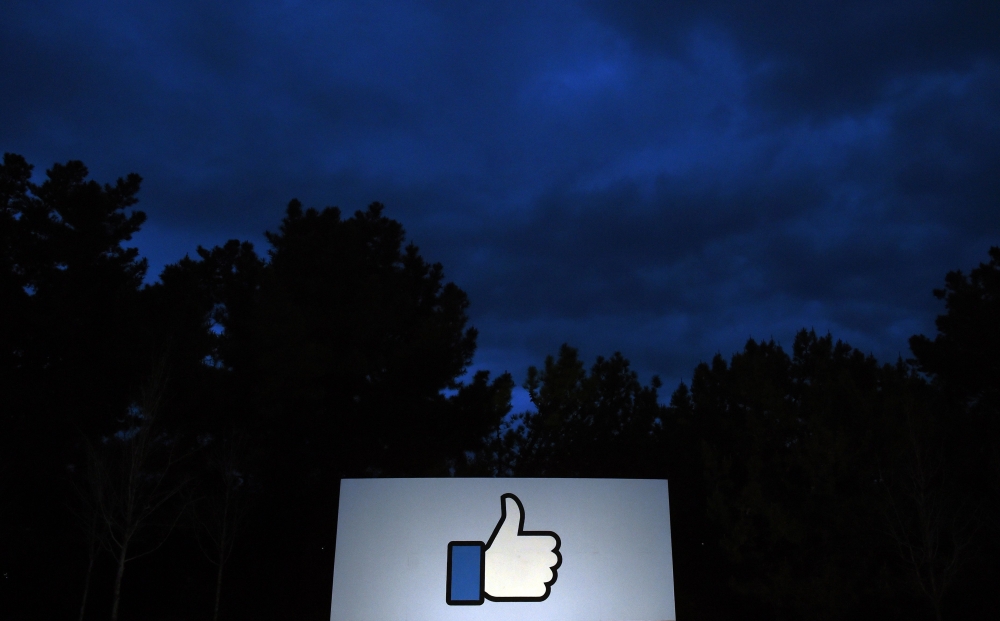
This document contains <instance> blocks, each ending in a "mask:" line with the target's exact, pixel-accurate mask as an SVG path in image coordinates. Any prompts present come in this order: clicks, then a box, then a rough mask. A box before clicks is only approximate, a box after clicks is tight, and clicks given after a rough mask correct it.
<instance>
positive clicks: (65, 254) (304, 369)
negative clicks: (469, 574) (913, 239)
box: [0, 154, 1000, 621]
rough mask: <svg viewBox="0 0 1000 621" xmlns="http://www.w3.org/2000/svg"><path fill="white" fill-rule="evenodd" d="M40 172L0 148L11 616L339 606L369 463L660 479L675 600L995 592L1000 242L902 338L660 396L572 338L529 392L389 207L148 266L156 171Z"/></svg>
mask: <svg viewBox="0 0 1000 621" xmlns="http://www.w3.org/2000/svg"><path fill="white" fill-rule="evenodd" d="M31 171H32V168H31V166H30V165H28V164H27V163H26V162H25V160H24V159H23V158H21V157H20V156H17V155H11V154H7V155H6V156H5V157H4V160H3V165H2V166H0V391H2V394H3V395H4V402H3V403H2V406H0V574H2V576H3V578H2V579H0V619H55V618H70V617H76V618H78V619H81V621H82V620H83V619H94V618H105V617H106V616H111V615H112V612H111V611H112V609H113V608H114V607H115V606H118V607H119V609H120V611H121V615H120V616H121V618H122V619H126V620H127V619H177V618H187V619H209V618H212V619H230V618H232V619H237V618H238V619H271V618H298V619H326V618H328V615H329V597H330V585H331V577H332V568H333V554H334V547H335V541H334V537H335V532H334V530H335V524H336V507H337V501H338V498H337V494H338V489H339V487H338V482H339V480H340V479H342V478H344V477H364V476H554V477H655V478H666V479H668V480H669V485H670V504H671V517H670V520H671V531H672V538H673V540H672V545H673V552H674V559H673V560H674V575H675V587H676V590H675V593H676V602H677V610H678V617H679V618H682V619H723V618H725V619H757V618H773V619H823V618H830V619H832V618H857V617H860V618H879V619H885V618H900V619H901V618H906V619H921V618H927V619H934V618H936V619H945V618H955V619H958V618H961V619H977V618H979V619H991V618H995V617H996V616H997V614H998V613H1000V596H998V595H997V592H996V589H995V584H996V583H997V581H998V580H1000V569H998V566H997V564H996V561H995V559H996V558H997V556H998V554H1000V517H998V516H1000V502H998V498H1000V451H998V449H997V446H998V440H1000V437H998V425H1000V412H998V406H1000V393H998V389H1000V248H993V249H991V251H990V256H991V261H990V263H988V264H982V265H980V266H979V267H978V268H976V269H974V270H973V271H972V272H971V273H970V274H969V275H968V276H966V275H964V274H962V273H961V272H951V273H949V274H948V275H947V277H946V280H945V289H941V290H937V291H935V292H934V293H935V295H936V296H937V297H938V298H939V299H941V300H943V301H944V302H945V307H946V313H945V314H944V315H941V316H940V317H939V318H938V321H937V327H938V334H937V335H936V336H935V337H934V338H933V339H930V338H928V337H924V336H914V337H913V338H912V339H911V341H910V343H911V348H912V350H913V353H914V356H915V359H914V360H913V361H911V362H910V363H906V362H904V361H902V360H900V361H898V362H897V363H896V364H894V365H889V364H880V363H879V362H878V361H876V360H875V359H874V358H873V357H871V356H866V355H864V354H863V353H862V352H860V351H858V350H856V349H854V348H852V347H850V346H849V345H847V344H846V343H842V342H840V341H834V339H833V337H832V336H830V335H827V336H823V337H821V336H817V335H816V334H815V333H814V332H812V331H805V330H803V331H801V332H800V333H799V334H797V335H796V338H795V341H794V343H793V345H792V348H791V352H786V351H785V350H784V349H782V347H781V346H779V345H778V344H776V343H774V342H773V341H768V342H756V341H753V340H750V341H748V342H747V343H746V345H745V347H744V348H743V350H742V351H740V352H738V353H736V354H734V355H733V356H732V357H731V358H730V359H729V360H726V359H724V358H723V357H722V356H721V355H716V356H715V357H714V358H713V359H712V360H711V361H710V362H708V363H702V364H700V365H698V367H697V368H696V369H695V370H694V374H693V377H692V380H691V382H690V386H688V385H687V384H684V383H682V384H680V385H679V386H678V387H677V388H676V389H675V390H674V392H673V393H672V395H671V397H670V401H669V404H668V405H663V404H662V403H660V394H659V390H660V389H661V388H662V386H661V383H660V381H659V379H657V378H656V377H654V378H652V380H651V381H650V383H649V385H643V383H642V382H640V381H639V378H638V375H637V374H636V372H635V371H633V370H632V369H631V367H630V364H629V362H628V360H627V359H626V358H625V357H624V356H622V355H621V354H620V353H614V354H613V355H612V356H611V357H610V358H604V357H598V358H597V359H596V361H595V362H594V364H593V365H592V366H590V368H589V369H587V368H586V367H585V364H584V361H582V360H581V359H580V358H579V355H578V353H577V351H576V350H575V349H573V348H572V347H569V346H568V345H564V346H563V347H562V348H561V349H560V350H559V352H558V354H557V355H556V356H549V357H548V358H547V359H546V360H545V361H544V364H543V366H542V368H540V369H537V368H534V367H532V368H530V369H528V374H527V380H526V383H525V386H524V387H525V389H526V390H527V391H528V393H529V394H530V396H531V399H532V402H533V404H534V408H533V409H532V410H531V411H528V412H511V394H512V390H513V388H514V382H513V379H512V377H511V376H510V375H509V374H506V373H505V374H503V375H500V376H499V377H497V378H495V379H493V380H492V381H491V379H490V377H489V374H488V373H487V372H485V371H480V372H478V373H476V374H475V375H474V376H473V377H472V378H471V380H468V381H467V382H466V383H460V381H459V380H460V378H461V377H462V376H463V375H464V374H465V372H466V369H467V368H468V366H469V365H470V363H471V361H472V356H473V353H474V351H475V344H476V331H475V330H474V329H473V328H471V327H468V326H467V316H466V311H467V309H468V305H469V301H468V299H467V297H466V295H465V293H464V292H463V291H462V290H461V289H460V288H459V287H457V286H456V285H455V284H453V283H448V282H446V281H445V278H444V271H443V268H442V266H441V265H439V264H432V263H428V262H427V261H425V260H424V258H423V257H421V255H420V253H419V250H418V249H417V248H416V246H414V245H412V244H410V245H406V241H405V234H404V231H403V228H402V225H401V224H400V223H398V222H396V221H394V220H392V219H390V218H388V217H386V216H385V215H383V207H382V205H380V204H378V203H373V204H372V205H370V206H369V207H368V209H367V210H365V211H358V212H356V213H355V214H354V215H353V216H351V217H349V218H344V217H343V216H342V214H341V212H340V211H339V210H338V209H336V208H326V209H322V210H316V209H304V208H303V206H302V205H301V204H300V203H299V202H298V201H294V200H293V201H292V202H291V203H289V205H288V207H287V209H286V212H285V216H284V219H283V220H282V221H281V223H280V226H279V228H278V230H277V232H272V233H268V234H267V239H268V242H269V244H270V249H269V250H268V253H267V255H266V257H265V256H261V255H258V254H257V251H256V250H255V249H254V248H253V246H252V245H251V244H249V243H247V242H240V241H237V240H232V241H229V242H227V243H226V244H224V245H222V246H218V247H215V248H212V249H205V248H198V249H197V250H196V253H195V255H194V256H193V257H191V256H186V257H184V258H182V259H181V260H179V261H178V262H177V263H174V264H172V265H169V266H167V267H166V268H165V269H164V270H163V272H162V274H161V275H160V278H159V281H158V282H156V283H155V284H153V285H149V286H143V284H142V281H143V278H144V276H145V269H146V264H145V262H144V261H143V260H141V259H140V258H139V256H138V251H137V250H136V249H134V248H128V247H126V245H125V244H126V243H127V242H128V241H129V240H130V238H131V236H132V235H133V234H134V233H135V232H137V231H138V230H139V227H140V226H141V225H142V223H143V221H144V219H145V216H144V215H143V214H142V212H139V211H134V210H133V211H128V209H129V208H130V207H132V206H133V205H135V203H136V194H137V192H138V190H139V184H140V178H139V177H138V176H137V175H134V174H133V175H129V176H127V177H126V178H124V179H119V180H118V181H117V183H116V184H115V185H104V186H101V185H99V184H97V183H96V182H94V181H88V180H87V179H86V177H87V170H86V168H85V167H84V166H83V164H81V163H80V162H69V163H67V164H66V165H55V166H53V167H52V169H51V170H49V171H48V173H47V178H46V180H45V181H44V182H42V183H41V184H34V183H32V182H31ZM153 388H155V390H153ZM154 393H155V394H154ZM151 395H152V396H151ZM153 396H155V398H153ZM154 423H155V424H154ZM140 458H141V459H140ZM130 490H131V491H133V492H135V494H134V496H133V497H131V498H132V500H129V497H128V493H129V492H130ZM133 500H135V502H136V503H137V504H136V506H137V507H139V508H140V509H141V511H140V513H139V515H140V516H141V519H140V520H139V521H138V522H136V521H135V520H134V519H133V518H132V517H129V516H128V515H127V510H128V507H129V506H131V505H129V502H132V501H133ZM129 529H132V530H129ZM128 532H132V535H129V536H130V537H132V538H131V539H129V542H128V544H127V546H126V545H124V543H123V542H124V541H125V539H123V535H124V534H126V533H128ZM126 548H127V549H126ZM126 563H127V564H126ZM126 567H127V571H126V570H125V568H126ZM118 578H120V581H119V580H118ZM54 585H56V586H54ZM115 585H120V587H121V588H120V601H118V600H119V598H118V596H117V594H116V591H115V589H116V586H115Z"/></svg>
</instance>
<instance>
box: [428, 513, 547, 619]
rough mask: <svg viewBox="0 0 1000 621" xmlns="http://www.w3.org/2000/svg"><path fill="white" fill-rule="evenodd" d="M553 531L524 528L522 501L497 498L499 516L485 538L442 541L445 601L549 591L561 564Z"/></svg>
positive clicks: (539, 597)
mask: <svg viewBox="0 0 1000 621" xmlns="http://www.w3.org/2000/svg"><path fill="white" fill-rule="evenodd" d="M560 543H561V542H560V541H559V535H557V534H555V533H553V532H551V531H541V530H533V531H526V530H524V505H522V504H521V501H520V499H518V497H517V496H515V495H514V494H504V495H503V496H501V497H500V521H499V522H497V525H496V528H494V529H493V534H492V535H491V536H490V540H489V541H488V542H486V543H485V544H484V543H483V542H481V541H452V542H450V543H449V544H448V581H447V589H446V592H445V601H446V602H447V603H448V604H449V605H451V606H478V605H480V604H482V603H483V601H484V599H488V600H490V601H493V602H540V601H543V600H544V599H545V598H547V597H548V596H549V593H550V592H551V589H552V584H553V583H555V581H556V570H557V569H558V568H559V566H560V565H561V564H562V555H561V554H559V546H560Z"/></svg>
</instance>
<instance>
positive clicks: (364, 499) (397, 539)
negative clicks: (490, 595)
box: [330, 479, 675, 621]
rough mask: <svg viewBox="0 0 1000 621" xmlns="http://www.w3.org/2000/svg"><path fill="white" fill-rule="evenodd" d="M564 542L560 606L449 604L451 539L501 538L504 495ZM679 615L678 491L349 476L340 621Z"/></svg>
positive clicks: (593, 620) (343, 508) (647, 485)
mask: <svg viewBox="0 0 1000 621" xmlns="http://www.w3.org/2000/svg"><path fill="white" fill-rule="evenodd" d="M507 492H510V493H513V494H516V495H517V497H518V498H519V499H520V500H521V502H522V504H523V505H524V513H525V519H524V529H525V530H526V531H532V530H549V531H554V532H555V533H556V534H558V535H559V538H560V540H561V542H562V545H561V547H560V553H561V554H562V565H561V566H560V567H559V569H558V570H557V571H558V578H557V580H556V582H555V584H553V585H552V592H551V594H550V595H549V597H548V599H546V600H545V601H542V602H491V601H486V602H485V603H484V604H483V605H482V606H449V605H447V604H446V603H445V580H446V573H447V563H448V559H447V555H448V542H449V541H483V542H486V541H488V540H489V537H490V535H491V534H492V533H493V529H494V528H495V527H496V524H497V521H498V520H499V519H500V512H501V509H500V496H501V495H502V494H504V493H507ZM674 618H675V617H674V590H673V567H672V560H671V553H670V521H669V505H668V499H667V482H666V481H655V480H622V479H349V480H344V481H343V482H342V484H341V492H340V514H339V517H338V523H337V556H336V561H335V565H334V577H333V599H332V604H331V614H330V619H331V621H533V620H536V619H537V620H541V621H664V620H673V619H674Z"/></svg>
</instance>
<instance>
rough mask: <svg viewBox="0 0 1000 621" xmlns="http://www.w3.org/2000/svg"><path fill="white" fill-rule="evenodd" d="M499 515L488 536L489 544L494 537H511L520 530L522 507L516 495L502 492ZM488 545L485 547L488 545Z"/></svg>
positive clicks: (522, 515)
mask: <svg viewBox="0 0 1000 621" xmlns="http://www.w3.org/2000/svg"><path fill="white" fill-rule="evenodd" d="M500 502H501V511H502V513H501V515H500V521H499V522H497V527H496V529H495V530H494V531H493V536H492V537H490V541H489V545H492V544H493V541H495V540H496V539H503V540H506V539H513V538H515V537H517V535H518V533H520V532H521V530H522V528H523V525H524V509H523V507H521V502H520V501H519V500H518V499H517V496H514V495H513V494H504V495H503V496H501V497H500ZM489 545H488V546H487V547H489Z"/></svg>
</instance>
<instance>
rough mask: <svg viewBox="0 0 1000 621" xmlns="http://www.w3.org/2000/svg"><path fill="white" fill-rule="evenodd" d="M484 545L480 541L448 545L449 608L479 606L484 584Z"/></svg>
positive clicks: (447, 592) (447, 595) (454, 542)
mask: <svg viewBox="0 0 1000 621" xmlns="http://www.w3.org/2000/svg"><path fill="white" fill-rule="evenodd" d="M485 565H486V544H484V543H483V542H482V541H452V542H451V543H449V544H448V586H447V590H446V592H445V601H446V602H447V603H448V605H449V606H479V605H480V604H482V603H483V594H484V587H485V582H486V573H485V570H486V567H485Z"/></svg>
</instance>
